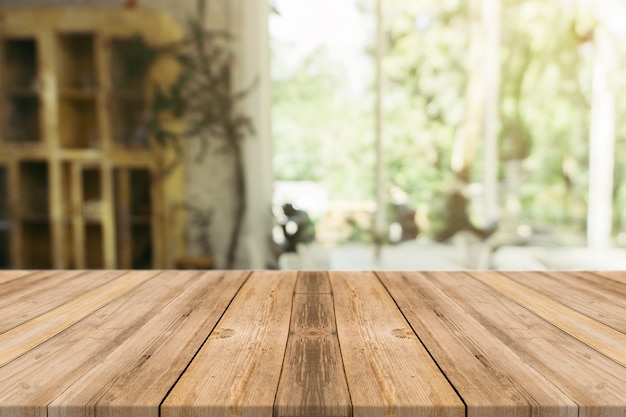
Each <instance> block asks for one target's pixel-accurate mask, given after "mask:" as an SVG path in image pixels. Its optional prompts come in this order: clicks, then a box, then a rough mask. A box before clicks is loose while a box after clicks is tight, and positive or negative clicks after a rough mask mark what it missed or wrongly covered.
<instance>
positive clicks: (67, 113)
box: [59, 97, 100, 148]
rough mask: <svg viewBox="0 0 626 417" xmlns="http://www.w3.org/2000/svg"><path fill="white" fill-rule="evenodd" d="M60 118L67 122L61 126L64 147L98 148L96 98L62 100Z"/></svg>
mask: <svg viewBox="0 0 626 417" xmlns="http://www.w3.org/2000/svg"><path fill="white" fill-rule="evenodd" d="M59 117H60V118H61V120H64V121H66V123H63V124H62V126H60V129H61V138H60V139H61V146H62V147H64V148H96V147H98V146H99V145H100V131H99V128H98V120H97V115H96V100H95V99H94V98H91V99H89V98H86V97H81V98H62V99H61V100H60V104H59Z"/></svg>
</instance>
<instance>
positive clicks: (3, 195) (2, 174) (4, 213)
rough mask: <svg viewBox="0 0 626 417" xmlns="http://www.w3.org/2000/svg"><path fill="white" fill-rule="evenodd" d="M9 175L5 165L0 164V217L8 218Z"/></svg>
mask: <svg viewBox="0 0 626 417" xmlns="http://www.w3.org/2000/svg"><path fill="white" fill-rule="evenodd" d="M8 196H9V176H8V172H7V169H6V167H4V166H2V165H0V219H8V218H9V216H10V213H9V212H10V210H9V198H8Z"/></svg>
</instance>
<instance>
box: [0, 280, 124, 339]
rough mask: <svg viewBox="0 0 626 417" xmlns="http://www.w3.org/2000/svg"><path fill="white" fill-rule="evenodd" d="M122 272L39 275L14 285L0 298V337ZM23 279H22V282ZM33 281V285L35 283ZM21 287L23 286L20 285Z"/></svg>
mask: <svg viewBox="0 0 626 417" xmlns="http://www.w3.org/2000/svg"><path fill="white" fill-rule="evenodd" d="M122 273H123V272H122V271H93V272H86V271H63V272H58V271H41V272H36V273H33V274H31V275H30V276H29V277H28V278H33V281H30V282H29V283H31V284H32V285H26V284H27V282H15V284H16V286H15V290H14V291H11V292H10V294H7V293H4V294H3V295H1V296H0V297H1V298H0V317H2V321H0V333H4V332H5V331H7V330H10V329H12V328H14V327H16V326H19V325H21V324H23V323H26V322H27V321H29V320H32V319H33V318H35V317H37V316H39V315H41V314H44V313H46V312H48V311H50V310H52V309H54V308H56V307H58V306H60V305H62V304H64V303H66V302H68V301H70V300H72V299H73V298H75V297H77V296H79V295H80V294H82V293H84V292H86V291H91V290H92V289H94V288H98V287H99V286H101V285H104V284H106V283H107V282H109V281H111V280H113V279H115V278H117V277H119V276H120V275H122ZM25 278H26V277H24V278H22V279H24V280H25ZM35 280H36V281H35ZM20 284H24V285H20Z"/></svg>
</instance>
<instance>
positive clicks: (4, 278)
mask: <svg viewBox="0 0 626 417" xmlns="http://www.w3.org/2000/svg"><path fill="white" fill-rule="evenodd" d="M32 273H33V271H28V270H2V271H0V288H1V286H2V284H4V283H5V282H9V281H13V280H14V279H18V278H23V277H25V276H26V275H30V274H32Z"/></svg>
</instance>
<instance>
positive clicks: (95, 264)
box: [85, 223, 104, 269]
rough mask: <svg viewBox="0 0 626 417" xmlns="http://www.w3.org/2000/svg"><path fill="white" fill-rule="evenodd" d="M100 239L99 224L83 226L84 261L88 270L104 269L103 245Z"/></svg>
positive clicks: (100, 230)
mask: <svg viewBox="0 0 626 417" xmlns="http://www.w3.org/2000/svg"><path fill="white" fill-rule="evenodd" d="M102 239H103V237H102V225H101V224H96V223H87V224H85V255H86V259H85V261H86V266H87V268H89V269H99V268H103V267H104V256H103V251H104V245H103V243H102Z"/></svg>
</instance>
